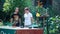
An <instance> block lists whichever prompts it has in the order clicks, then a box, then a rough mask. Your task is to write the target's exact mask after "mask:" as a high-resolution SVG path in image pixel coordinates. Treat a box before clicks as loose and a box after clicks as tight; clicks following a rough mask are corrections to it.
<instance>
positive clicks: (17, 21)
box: [11, 7, 21, 26]
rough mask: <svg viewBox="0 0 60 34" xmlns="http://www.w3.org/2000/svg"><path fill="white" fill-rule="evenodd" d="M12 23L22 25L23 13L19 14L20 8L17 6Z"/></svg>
mask: <svg viewBox="0 0 60 34" xmlns="http://www.w3.org/2000/svg"><path fill="white" fill-rule="evenodd" d="M11 23H12V24H13V26H21V15H20V14H19V8H18V7H16V9H15V12H14V13H13V15H12V17H11Z"/></svg>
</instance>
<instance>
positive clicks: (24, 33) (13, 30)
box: [0, 26, 43, 34]
mask: <svg viewBox="0 0 60 34" xmlns="http://www.w3.org/2000/svg"><path fill="white" fill-rule="evenodd" d="M0 33H2V34H43V29H42V28H20V27H11V26H0Z"/></svg>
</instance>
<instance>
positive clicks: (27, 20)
mask: <svg viewBox="0 0 60 34" xmlns="http://www.w3.org/2000/svg"><path fill="white" fill-rule="evenodd" d="M31 17H33V16H32V14H31V13H28V14H27V13H25V14H24V18H25V22H24V25H31Z"/></svg>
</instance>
